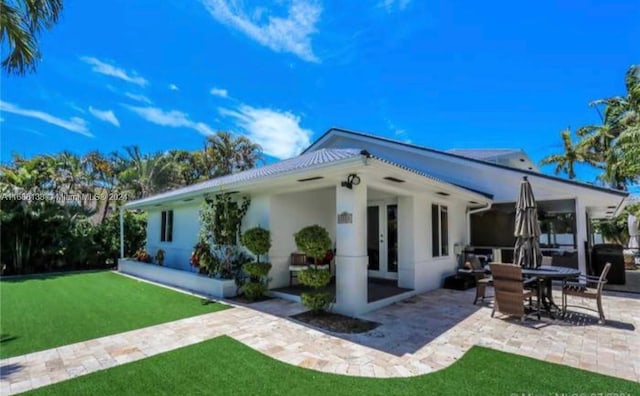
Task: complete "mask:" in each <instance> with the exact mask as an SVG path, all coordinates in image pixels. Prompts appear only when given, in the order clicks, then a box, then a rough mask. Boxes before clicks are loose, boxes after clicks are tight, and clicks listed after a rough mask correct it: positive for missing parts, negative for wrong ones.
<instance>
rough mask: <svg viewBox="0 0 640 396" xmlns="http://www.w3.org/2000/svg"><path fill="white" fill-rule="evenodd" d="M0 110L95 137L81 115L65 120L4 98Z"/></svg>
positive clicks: (0, 102) (0, 103)
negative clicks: (26, 107)
mask: <svg viewBox="0 0 640 396" xmlns="http://www.w3.org/2000/svg"><path fill="white" fill-rule="evenodd" d="M0 111H5V112H7V113H13V114H17V115H21V116H23V117H30V118H35V119H38V120H40V121H44V122H46V123H49V124H52V125H55V126H58V127H60V128H64V129H66V130H68V131H71V132H75V133H79V134H80V135H83V136H87V137H93V134H92V133H91V132H89V129H88V128H87V122H86V121H85V120H83V119H82V118H79V117H71V118H70V119H68V120H63V119H62V118H58V117H56V116H53V115H51V114H48V113H45V112H43V111H39V110H29V109H23V108H21V107H20V106H18V105H14V104H12V103H9V102H5V101H2V100H0Z"/></svg>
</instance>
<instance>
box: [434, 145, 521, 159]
mask: <svg viewBox="0 0 640 396" xmlns="http://www.w3.org/2000/svg"><path fill="white" fill-rule="evenodd" d="M446 152H447V153H449V154H454V155H461V156H463V157H469V158H474V159H479V160H484V159H491V158H496V157H501V156H503V155H510V154H520V153H522V150H519V149H495V148H491V149H451V150H446Z"/></svg>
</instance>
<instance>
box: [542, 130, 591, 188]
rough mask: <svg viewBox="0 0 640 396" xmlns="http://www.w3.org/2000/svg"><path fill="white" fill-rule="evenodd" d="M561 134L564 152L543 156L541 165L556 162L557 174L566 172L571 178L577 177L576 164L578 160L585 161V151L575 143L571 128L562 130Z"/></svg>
mask: <svg viewBox="0 0 640 396" xmlns="http://www.w3.org/2000/svg"><path fill="white" fill-rule="evenodd" d="M560 136H561V137H562V143H563V146H564V153H562V154H552V155H549V156H547V157H545V158H543V159H542V161H540V165H549V164H555V165H556V168H555V173H556V175H557V174H560V173H566V174H567V176H568V177H569V179H575V178H576V172H575V164H576V163H577V162H582V161H584V159H585V156H584V153H583V152H582V150H581V148H580V147H579V144H574V143H573V140H572V139H571V129H570V128H567V129H565V130H563V131H562V132H560Z"/></svg>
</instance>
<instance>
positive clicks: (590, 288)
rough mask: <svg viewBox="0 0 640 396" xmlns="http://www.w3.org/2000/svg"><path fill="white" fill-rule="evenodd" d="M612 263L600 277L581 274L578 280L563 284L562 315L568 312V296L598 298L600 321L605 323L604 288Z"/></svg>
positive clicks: (607, 265)
mask: <svg viewBox="0 0 640 396" xmlns="http://www.w3.org/2000/svg"><path fill="white" fill-rule="evenodd" d="M610 268H611V263H606V264H605V266H604V268H603V269H602V273H601V274H600V276H599V277H597V276H589V275H580V277H579V278H578V281H577V282H565V284H564V285H563V286H562V315H563V316H565V315H566V314H567V306H568V305H567V296H576V297H582V298H589V299H592V300H596V303H597V305H598V315H599V316H600V320H598V323H600V324H604V322H605V317H604V311H603V309H602V288H603V286H604V285H605V284H606V283H607V274H608V273H609V269H610Z"/></svg>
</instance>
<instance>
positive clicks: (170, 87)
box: [169, 84, 180, 91]
mask: <svg viewBox="0 0 640 396" xmlns="http://www.w3.org/2000/svg"><path fill="white" fill-rule="evenodd" d="M169 89H170V90H172V91H179V90H180V88H178V86H177V85H176V84H169Z"/></svg>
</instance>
